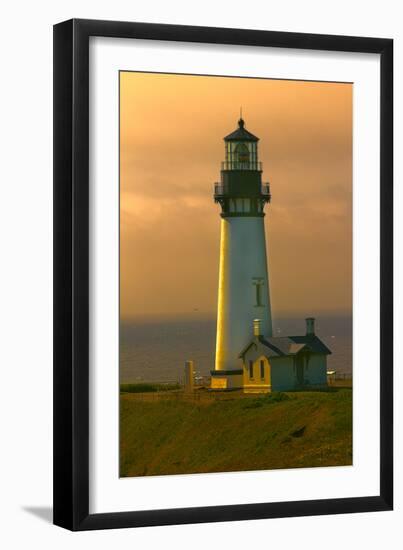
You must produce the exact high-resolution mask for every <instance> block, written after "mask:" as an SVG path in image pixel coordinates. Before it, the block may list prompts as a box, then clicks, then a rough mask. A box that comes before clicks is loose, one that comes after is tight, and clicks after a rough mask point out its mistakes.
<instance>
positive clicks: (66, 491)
mask: <svg viewBox="0 0 403 550" xmlns="http://www.w3.org/2000/svg"><path fill="white" fill-rule="evenodd" d="M92 36H102V37H117V38H136V39H147V40H168V41H177V42H196V43H212V44H232V45H244V46H263V47H281V48H297V49H308V50H327V51H343V52H364V53H377V54H380V58H381V69H380V70H381V75H380V86H381V90H380V98H381V105H380V107H381V122H380V141H381V148H380V210H381V212H380V214H381V235H380V237H381V241H380V242H381V262H380V264H381V269H380V281H381V285H380V292H381V296H380V300H381V301H380V308H381V310H380V344H381V350H380V421H381V430H380V492H379V494H378V495H373V496H369V497H368V496H366V497H355V498H338V499H327V500H308V501H294V502H276V503H256V504H240V505H229V506H208V507H198V508H180V509H179V508H177V509H166V510H151V511H132V512H116V513H103V514H90V513H89V290H90V288H89V252H90V251H89V206H90V204H89V180H88V175H89V158H88V157H89V38H90V37H92ZM392 185H393V40H391V39H385V38H361V37H351V36H328V35H315V34H300V33H291V32H271V31H257V30H244V29H230V28H228V29H225V28H209V27H193V26H178V25H160V24H148V23H126V22H115V21H96V20H80V19H73V20H69V21H65V22H63V23H59V24H57V25H55V26H54V523H55V524H56V525H59V526H61V527H65V528H67V529H71V530H90V529H105V528H119V527H139V526H152V525H168V524H184V523H203V522H217V521H234V520H247V519H259V518H278V517H292V516H306V515H321V514H339V513H352V512H370V511H381V510H391V509H392V507H393V269H392V268H393V187H392Z"/></svg>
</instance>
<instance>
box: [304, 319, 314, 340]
mask: <svg viewBox="0 0 403 550" xmlns="http://www.w3.org/2000/svg"><path fill="white" fill-rule="evenodd" d="M305 322H306V335H307V336H314V335H315V318H314V317H307V318H306V319H305Z"/></svg>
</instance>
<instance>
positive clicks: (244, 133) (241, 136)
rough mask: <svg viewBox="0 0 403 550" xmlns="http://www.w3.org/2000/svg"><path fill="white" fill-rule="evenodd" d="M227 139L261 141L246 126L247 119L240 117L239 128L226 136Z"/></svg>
mask: <svg viewBox="0 0 403 550" xmlns="http://www.w3.org/2000/svg"><path fill="white" fill-rule="evenodd" d="M224 140H225V141H259V138H258V137H256V136H254V135H253V134H251V133H250V132H248V130H247V129H246V128H245V121H244V120H243V119H242V118H240V119H239V120H238V128H237V129H236V130H235V131H234V132H231V134H228V136H225V138H224Z"/></svg>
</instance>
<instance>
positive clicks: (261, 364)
mask: <svg viewBox="0 0 403 550" xmlns="http://www.w3.org/2000/svg"><path fill="white" fill-rule="evenodd" d="M260 378H261V379H262V380H263V379H264V361H263V360H261V361H260Z"/></svg>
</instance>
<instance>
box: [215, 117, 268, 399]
mask: <svg viewBox="0 0 403 550" xmlns="http://www.w3.org/2000/svg"><path fill="white" fill-rule="evenodd" d="M258 142H259V138H258V137H256V136H254V135H253V134H252V133H250V132H249V131H248V130H247V129H246V128H245V122H244V120H243V119H242V118H240V119H239V121H238V128H237V129H236V130H235V131H234V132H232V133H230V134H229V135H227V136H226V137H225V138H224V144H225V160H224V161H223V162H222V166H221V181H220V182H219V183H216V184H215V186H214V201H215V202H216V203H219V205H220V207H221V237H220V239H221V240H220V267H219V284H218V315H217V338H216V354H215V366H214V370H212V371H211V387H212V388H216V389H231V388H234V389H235V388H236V387H241V386H242V363H241V359H240V352H241V350H242V349H243V348H244V347H245V346H246V345H247V344H248V342H250V340H251V337H252V336H253V333H254V332H253V326H254V324H253V323H254V320H255V319H259V320H260V323H259V330H260V331H261V333H262V334H264V335H265V336H267V337H271V336H272V320H271V309H270V291H269V276H268V267H267V256H266V238H265V224H264V217H265V212H264V209H265V206H266V204H267V203H269V202H270V198H271V196H270V187H269V184H268V183H262V163H261V162H260V161H259V157H258Z"/></svg>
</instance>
